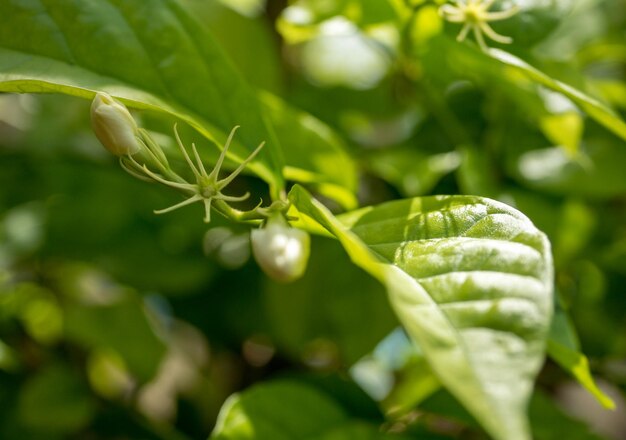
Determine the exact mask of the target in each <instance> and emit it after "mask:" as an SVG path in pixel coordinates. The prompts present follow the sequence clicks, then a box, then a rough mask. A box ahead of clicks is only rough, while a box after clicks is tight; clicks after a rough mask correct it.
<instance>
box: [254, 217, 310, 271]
mask: <svg viewBox="0 0 626 440" xmlns="http://www.w3.org/2000/svg"><path fill="white" fill-rule="evenodd" d="M250 238H251V241H252V253H253V254H254V259H255V260H256V261H257V263H258V264H259V266H261V269H263V271H264V272H265V273H266V274H267V275H268V276H270V277H271V278H273V279H275V280H276V281H280V282H283V283H289V282H291V281H295V280H297V279H298V278H300V277H301V276H302V275H303V274H304V272H305V270H306V265H307V262H308V260H309V252H310V247H311V238H310V237H309V234H308V233H306V232H305V231H302V230H300V229H295V228H292V227H290V226H289V225H288V224H287V222H286V221H285V220H284V219H283V218H282V215H279V216H277V217H272V218H270V219H269V220H268V222H267V225H266V226H265V227H264V228H261V229H254V230H252V232H251V237H250Z"/></svg>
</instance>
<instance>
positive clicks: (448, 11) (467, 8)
mask: <svg viewBox="0 0 626 440" xmlns="http://www.w3.org/2000/svg"><path fill="white" fill-rule="evenodd" d="M494 2H495V0H456V2H455V3H456V5H451V4H447V5H443V6H441V7H440V8H439V14H440V15H441V16H442V17H443V18H445V19H446V20H448V21H449V22H452V23H465V25H464V26H463V28H462V29H461V32H459V35H458V36H457V41H463V40H465V38H467V35H468V34H469V32H470V31H472V33H473V34H474V38H476V42H477V43H478V45H479V46H480V48H481V49H483V50H487V44H486V43H485V38H484V36H483V33H484V34H485V35H486V36H487V37H489V38H491V39H492V40H493V41H496V42H498V43H502V44H511V43H512V42H513V39H512V38H510V37H506V36H504V35H500V34H499V33H497V32H496V31H494V30H493V28H492V27H491V26H490V25H489V22H491V21H500V20H506V19H507V18H510V17H512V16H514V15H515V14H517V13H518V12H519V7H518V6H513V7H512V8H511V9H509V10H506V11H497V12H489V8H491V6H492V5H493V4H494Z"/></svg>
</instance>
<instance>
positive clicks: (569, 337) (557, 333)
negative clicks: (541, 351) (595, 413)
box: [548, 308, 615, 409]
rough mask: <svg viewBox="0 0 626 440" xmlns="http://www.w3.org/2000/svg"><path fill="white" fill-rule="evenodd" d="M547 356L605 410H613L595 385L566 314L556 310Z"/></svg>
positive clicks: (607, 398) (613, 405) (607, 399)
mask: <svg viewBox="0 0 626 440" xmlns="http://www.w3.org/2000/svg"><path fill="white" fill-rule="evenodd" d="M548 355H549V356H550V357H551V358H552V359H553V360H554V361H555V362H557V363H558V364H559V365H560V366H561V367H562V368H563V369H564V370H565V371H567V372H568V373H570V374H571V375H572V376H574V378H576V380H577V381H578V383H580V384H581V385H582V386H583V387H584V388H585V389H586V390H587V391H589V393H591V394H592V395H593V396H594V397H595V398H596V400H597V401H598V402H599V403H600V404H601V405H602V406H604V407H605V408H608V409H615V402H613V400H611V398H610V397H609V396H607V395H606V394H605V393H604V392H602V390H601V389H600V388H598V386H597V385H596V383H595V380H594V379H593V376H592V375H591V370H590V369H589V360H588V359H587V357H586V356H585V355H584V354H582V353H581V352H580V347H579V345H578V337H577V335H576V330H575V329H574V326H573V325H572V323H571V321H570V318H569V316H568V315H567V313H566V312H565V311H564V310H562V309H559V308H557V311H556V313H555V315H554V319H553V321H552V326H551V328H550V338H549V339H548Z"/></svg>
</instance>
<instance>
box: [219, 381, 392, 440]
mask: <svg viewBox="0 0 626 440" xmlns="http://www.w3.org/2000/svg"><path fill="white" fill-rule="evenodd" d="M210 439H212V440H246V439H250V440H252V439H258V440H265V439H272V440H295V439H307V440H352V439H359V440H368V439H371V440H393V439H397V440H401V439H402V437H399V436H395V435H386V434H381V433H380V430H379V428H378V427H376V426H374V425H372V424H371V423H367V422H365V421H362V420H358V419H354V418H352V417H350V416H349V415H348V414H347V413H346V411H345V410H344V408H343V407H342V406H341V405H340V404H339V403H338V402H336V401H334V400H333V399H331V398H330V396H328V395H326V394H325V393H323V392H320V391H318V390H317V389H316V388H314V387H312V386H310V385H305V384H303V383H300V382H297V381H295V380H281V381H274V382H267V383H264V384H262V385H257V386H255V387H252V388H250V389H248V390H246V391H244V392H243V393H241V394H234V395H233V396H231V397H230V398H229V399H228V400H227V401H226V403H225V404H224V406H223V407H222V409H221V411H220V414H219V416H218V420H217V424H216V427H215V430H214V431H213V433H212V434H211V437H210Z"/></svg>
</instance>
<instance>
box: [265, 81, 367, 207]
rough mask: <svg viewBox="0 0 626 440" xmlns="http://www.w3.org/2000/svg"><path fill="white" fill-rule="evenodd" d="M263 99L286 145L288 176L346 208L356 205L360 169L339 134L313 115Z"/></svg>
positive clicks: (267, 95)
mask: <svg viewBox="0 0 626 440" xmlns="http://www.w3.org/2000/svg"><path fill="white" fill-rule="evenodd" d="M260 98H261V102H262V103H263V106H264V108H265V109H266V110H267V112H268V117H269V119H270V121H271V122H272V124H273V125H274V128H275V130H276V133H278V135H279V137H280V140H281V142H282V145H283V152H284V155H285V162H286V164H287V166H286V167H285V170H284V172H285V177H286V178H287V179H289V180H295V181H297V182H302V183H309V184H313V186H314V187H315V189H316V190H317V191H319V192H320V193H321V194H323V195H325V196H326V197H330V198H332V199H333V200H335V201H336V202H338V203H340V204H341V205H342V206H343V207H344V208H346V209H354V208H356V206H357V200H356V196H355V194H356V190H357V181H358V175H357V168H356V163H355V161H354V160H353V159H352V158H351V157H350V156H348V154H347V153H346V146H345V144H344V143H343V141H342V140H341V139H340V138H339V136H338V135H337V134H336V133H335V132H334V131H333V130H332V129H331V128H330V127H329V126H328V125H326V124H324V123H323V122H322V121H320V120H319V119H317V118H315V117H314V116H312V115H310V114H308V113H305V112H303V111H301V110H298V109H296V108H293V107H291V106H289V105H288V104H287V103H286V102H284V101H282V100H281V99H280V98H278V97H277V96H274V95H271V94H270V93H267V92H263V93H261V95H260Z"/></svg>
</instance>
